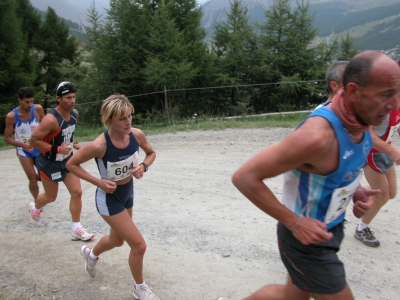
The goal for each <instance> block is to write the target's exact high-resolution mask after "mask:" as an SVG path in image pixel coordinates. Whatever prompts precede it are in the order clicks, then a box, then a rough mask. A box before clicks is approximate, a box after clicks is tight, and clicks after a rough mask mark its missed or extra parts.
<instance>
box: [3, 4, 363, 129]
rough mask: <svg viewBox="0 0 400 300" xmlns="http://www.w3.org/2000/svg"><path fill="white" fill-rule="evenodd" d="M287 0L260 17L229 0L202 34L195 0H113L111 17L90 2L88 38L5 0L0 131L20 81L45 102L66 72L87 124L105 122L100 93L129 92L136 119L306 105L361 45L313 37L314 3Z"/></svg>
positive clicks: (50, 101)
mask: <svg viewBox="0 0 400 300" xmlns="http://www.w3.org/2000/svg"><path fill="white" fill-rule="evenodd" d="M290 3H291V1H289V0H276V1H275V2H274V4H273V6H271V7H270V8H269V9H268V10H265V11H264V14H265V22H263V23H260V24H257V25H254V24H250V23H249V21H248V16H247V9H246V7H245V6H244V5H243V4H242V2H241V1H238V0H233V1H232V2H231V7H230V10H229V11H228V12H227V20H226V21H224V22H220V23H217V24H216V25H215V29H214V35H213V37H212V39H210V40H207V41H206V40H205V39H204V37H205V32H204V28H202V27H201V23H200V22H201V17H202V11H201V9H200V8H199V6H198V5H197V4H196V1H195V0H163V1H161V0H151V1H150V0H137V1H129V0H111V1H110V10H109V12H108V15H107V16H106V18H105V19H103V18H100V16H99V14H98V12H97V11H96V8H95V6H94V5H92V6H91V8H90V9H89V11H88V16H87V18H88V19H87V20H88V23H89V25H88V26H85V27H84V28H83V31H84V32H85V37H86V39H87V43H82V42H80V41H79V40H78V39H77V38H76V37H74V36H72V35H71V34H70V28H69V25H68V24H67V23H66V21H65V20H62V19H60V18H59V17H58V16H57V15H56V13H55V11H54V10H53V9H52V8H49V9H48V10H47V11H46V12H45V15H44V16H43V17H41V16H40V14H39V13H38V11H37V10H36V9H35V8H33V6H32V5H31V4H30V2H29V0H0V7H1V9H0V30H1V34H0V66H1V67H0V96H1V98H0V115H1V116H2V119H3V120H2V123H0V127H1V130H2V131H3V130H4V116H5V114H6V113H7V112H8V111H10V110H11V109H12V107H14V106H16V104H17V91H18V89H19V88H20V87H21V86H31V87H33V88H34V90H35V100H36V102H38V103H40V104H42V105H43V106H44V108H45V109H47V108H49V107H51V106H53V105H54V100H55V99H54V88H55V86H56V84H57V83H59V82H60V81H66V80H69V81H72V82H73V83H74V84H75V85H76V86H77V89H78V92H77V99H78V100H77V109H78V110H79V112H80V115H81V121H82V122H85V123H89V124H99V123H100V120H99V113H98V112H99V107H100V105H101V100H102V99H104V98H106V97H107V96H109V95H110V94H112V93H121V94H125V95H126V96H128V97H129V98H130V100H131V101H132V103H133V104H134V106H135V110H136V114H135V118H136V120H135V122H139V123H140V122H142V121H153V120H170V118H185V117H189V116H192V115H193V113H197V115H207V116H230V115H244V114H249V113H264V112H274V111H286V110H299V109H307V108H310V107H311V106H314V105H315V104H317V103H320V102H322V101H324V99H325V97H326V94H327V87H326V84H325V83H324V78H325V72H326V69H327V67H328V66H329V64H331V63H332V61H334V60H343V59H349V58H351V57H352V56H353V55H354V54H355V53H357V50H356V49H357V46H356V45H355V43H354V40H353V39H352V38H351V37H350V36H349V35H346V36H345V37H343V38H341V39H340V40H334V41H331V43H330V44H326V43H323V42H321V43H319V44H317V45H313V46H311V45H312V42H313V41H314V40H315V38H316V34H317V29H316V28H315V27H313V18H314V15H313V14H311V13H310V11H309V5H308V2H305V1H299V2H298V3H297V5H296V6H294V7H292V5H291V4H290ZM133 20H134V21H133Z"/></svg>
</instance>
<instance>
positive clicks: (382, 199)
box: [374, 191, 390, 207]
mask: <svg viewBox="0 0 400 300" xmlns="http://www.w3.org/2000/svg"><path fill="white" fill-rule="evenodd" d="M389 197H390V193H389V191H382V192H380V193H379V194H378V195H376V196H375V197H374V203H375V205H378V206H379V207H382V206H384V205H385V204H386V203H387V202H388V201H389Z"/></svg>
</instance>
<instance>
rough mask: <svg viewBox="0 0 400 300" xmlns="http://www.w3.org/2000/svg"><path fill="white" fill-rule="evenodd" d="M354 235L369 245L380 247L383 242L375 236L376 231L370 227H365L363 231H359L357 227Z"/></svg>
mask: <svg viewBox="0 0 400 300" xmlns="http://www.w3.org/2000/svg"><path fill="white" fill-rule="evenodd" d="M354 237H355V238H356V239H357V240H359V241H361V243H363V244H364V245H366V246H369V247H378V246H379V245H380V244H381V243H380V242H379V240H378V239H377V238H376V237H375V236H374V232H373V231H371V229H370V228H369V227H367V228H365V229H364V230H362V231H358V230H357V228H356V232H355V233H354Z"/></svg>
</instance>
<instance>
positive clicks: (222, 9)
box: [31, 0, 400, 50]
mask: <svg viewBox="0 0 400 300" xmlns="http://www.w3.org/2000/svg"><path fill="white" fill-rule="evenodd" d="M92 1H93V0H57V1H54V0H31V3H32V5H33V6H35V7H36V8H38V9H40V10H42V11H46V10H47V7H48V6H51V7H52V8H53V9H54V10H55V11H56V12H57V14H58V15H59V16H61V17H63V18H65V19H66V20H70V21H72V22H74V23H78V24H85V23H86V9H87V8H88V7H89V6H90V5H91V3H92ZM292 2H293V5H295V3H296V0H293V1H292ZM242 3H246V6H247V9H248V17H249V22H250V23H254V22H259V23H263V22H265V14H264V10H266V9H268V8H269V7H270V6H271V5H272V4H273V0H242ZM95 6H96V9H97V10H98V11H99V13H100V14H101V15H103V16H104V15H106V9H108V7H109V0H95ZM201 7H202V9H203V18H202V21H201V24H202V26H203V27H204V28H205V30H206V32H207V36H206V37H207V38H211V37H212V35H213V26H214V24H215V22H222V21H224V20H226V14H227V12H229V9H230V4H229V0H210V1H207V2H205V3H204V4H203V5H201ZM309 9H310V12H311V13H315V20H314V26H315V27H317V28H318V35H319V37H320V38H321V39H324V38H325V39H332V38H334V37H337V36H339V37H340V36H341V35H343V34H344V33H346V32H347V31H349V33H350V34H351V35H352V36H353V37H354V38H355V40H356V43H357V44H358V46H359V49H360V50H365V49H377V50H383V49H389V48H393V47H396V45H400V0H380V1H376V0H310V7H309ZM72 33H73V32H72ZM75 34H80V33H79V32H76V33H74V35H75Z"/></svg>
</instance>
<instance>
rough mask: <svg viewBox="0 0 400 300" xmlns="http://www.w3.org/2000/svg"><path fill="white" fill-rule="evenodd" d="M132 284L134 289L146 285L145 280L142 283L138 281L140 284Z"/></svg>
mask: <svg viewBox="0 0 400 300" xmlns="http://www.w3.org/2000/svg"><path fill="white" fill-rule="evenodd" d="M134 286H135V290H139V289H141V288H144V287H146V282H144V281H143V283H140V284H137V283H135V284H134Z"/></svg>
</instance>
